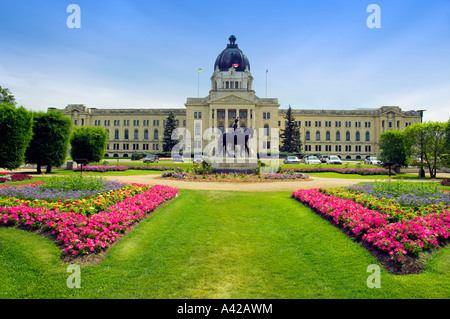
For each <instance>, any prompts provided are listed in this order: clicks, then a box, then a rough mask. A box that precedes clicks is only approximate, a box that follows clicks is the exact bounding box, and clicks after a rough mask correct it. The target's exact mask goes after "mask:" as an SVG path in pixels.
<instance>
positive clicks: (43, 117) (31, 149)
mask: <svg viewBox="0 0 450 319" xmlns="http://www.w3.org/2000/svg"><path fill="white" fill-rule="evenodd" d="M71 128H72V120H71V119H70V118H68V117H67V116H64V115H63V114H62V113H60V112H55V111H49V112H48V113H44V112H37V113H35V114H34V120H33V138H32V139H31V142H30V145H29V146H28V149H27V151H26V153H25V157H26V162H27V163H32V164H36V166H37V172H38V174H40V173H41V166H47V171H46V172H47V173H51V171H52V166H61V165H63V164H64V162H65V160H66V157H67V151H68V149H69V138H70V133H71Z"/></svg>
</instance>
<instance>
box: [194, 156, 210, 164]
mask: <svg viewBox="0 0 450 319" xmlns="http://www.w3.org/2000/svg"><path fill="white" fill-rule="evenodd" d="M203 161H205V162H207V163H210V162H211V161H210V159H209V158H208V156H204V155H195V156H194V163H201V162H203Z"/></svg>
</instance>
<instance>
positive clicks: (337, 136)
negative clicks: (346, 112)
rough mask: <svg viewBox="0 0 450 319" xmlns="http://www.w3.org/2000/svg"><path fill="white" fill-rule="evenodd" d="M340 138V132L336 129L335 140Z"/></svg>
mask: <svg viewBox="0 0 450 319" xmlns="http://www.w3.org/2000/svg"><path fill="white" fill-rule="evenodd" d="M340 140H341V132H339V131H337V132H336V141H340Z"/></svg>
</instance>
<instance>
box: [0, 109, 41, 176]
mask: <svg viewBox="0 0 450 319" xmlns="http://www.w3.org/2000/svg"><path fill="white" fill-rule="evenodd" d="M32 129H33V114H32V113H31V112H28V111H27V110H26V109H25V108H24V107H23V106H20V107H16V106H15V105H14V104H12V103H0V167H2V168H6V169H9V170H13V169H17V168H19V167H20V166H21V165H22V164H23V163H24V160H25V151H26V149H27V147H28V144H29V143H30V140H31V137H32V135H33V130H32Z"/></svg>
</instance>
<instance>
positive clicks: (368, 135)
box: [366, 131, 370, 141]
mask: <svg viewBox="0 0 450 319" xmlns="http://www.w3.org/2000/svg"><path fill="white" fill-rule="evenodd" d="M366 141H370V132H369V131H367V132H366Z"/></svg>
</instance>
